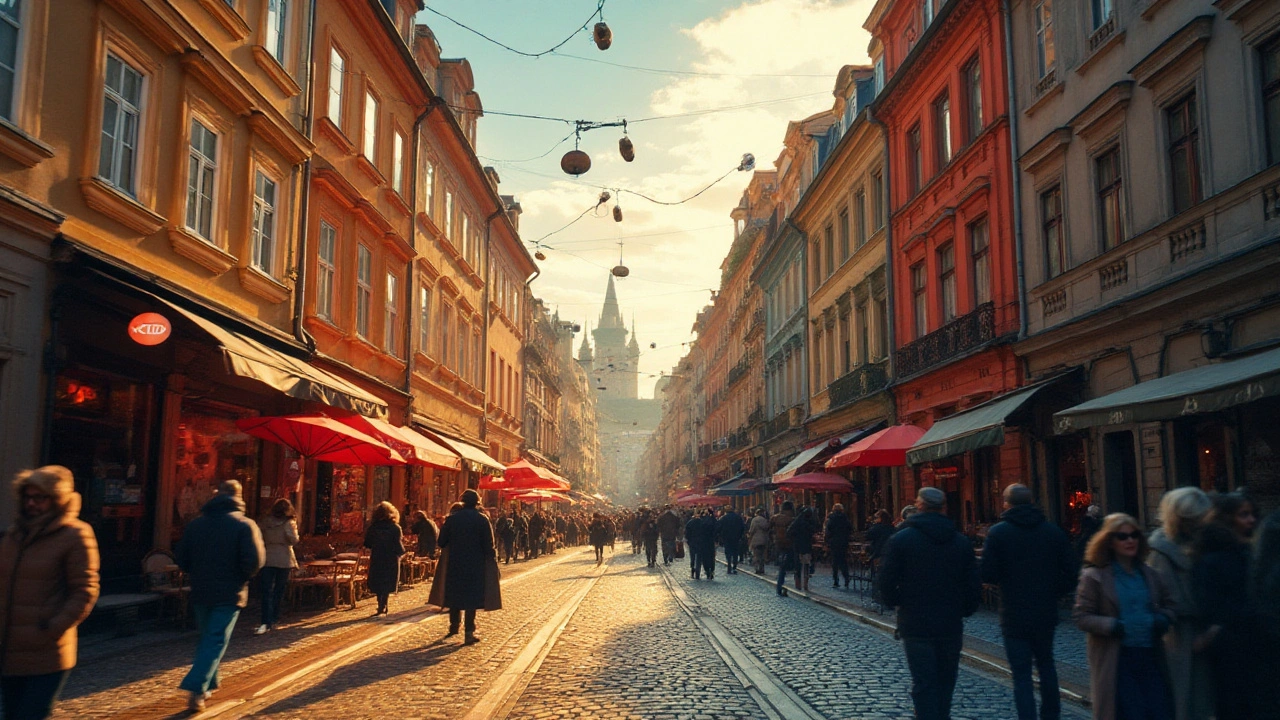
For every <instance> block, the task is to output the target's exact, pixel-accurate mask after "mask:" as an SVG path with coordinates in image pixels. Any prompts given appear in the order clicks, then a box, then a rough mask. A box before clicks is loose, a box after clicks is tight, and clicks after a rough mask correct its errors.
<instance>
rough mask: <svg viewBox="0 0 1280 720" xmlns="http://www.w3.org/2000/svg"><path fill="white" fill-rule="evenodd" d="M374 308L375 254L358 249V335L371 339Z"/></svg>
mask: <svg viewBox="0 0 1280 720" xmlns="http://www.w3.org/2000/svg"><path fill="white" fill-rule="evenodd" d="M372 308H373V253H372V252H371V251H370V250H369V248H367V247H365V246H364V245H358V246H357V247H356V334H357V335H359V336H360V337H362V338H364V339H366V340H368V339H369V313H370V312H372Z"/></svg>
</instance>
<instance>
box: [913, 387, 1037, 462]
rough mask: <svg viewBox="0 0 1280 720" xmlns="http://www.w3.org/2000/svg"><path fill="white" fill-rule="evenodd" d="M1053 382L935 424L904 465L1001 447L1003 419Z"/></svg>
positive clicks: (1011, 394) (1012, 393) (985, 404)
mask: <svg viewBox="0 0 1280 720" xmlns="http://www.w3.org/2000/svg"><path fill="white" fill-rule="evenodd" d="M1054 379H1055V380H1056V379H1057V378H1054ZM1052 382H1053V380H1047V381H1044V382H1040V383H1037V384H1035V385H1031V386H1029V387H1025V388H1022V389H1021V390H1016V391H1014V392H1011V393H1006V394H1004V395H1001V396H999V397H996V398H992V399H991V400H988V401H986V402H984V403H982V404H981V405H976V406H974V407H971V408H969V409H968V410H965V411H964V412H958V413H956V414H955V415H952V416H950V417H945V418H943V419H941V420H939V421H937V422H935V423H934V424H933V427H930V428H929V431H928V432H926V433H925V434H924V435H923V436H922V437H921V438H920V439H919V440H917V441H916V444H915V445H912V446H911V449H910V450H908V451H907V464H908V465H919V464H920V463H927V462H932V461H934V460H938V459H939V458H944V457H948V456H950V455H957V454H959V453H962V452H968V451H970V450H977V449H978V448H982V447H989V446H992V445H1000V444H1002V443H1003V442H1004V423H1005V420H1006V419H1007V418H1008V417H1009V416H1010V415H1012V414H1013V413H1015V412H1017V411H1018V409H1019V408H1021V407H1022V406H1023V405H1025V404H1026V402H1027V401H1028V400H1030V399H1031V398H1032V396H1034V395H1035V394H1036V393H1038V392H1040V391H1041V390H1043V389H1044V388H1046V387H1048V386H1049V385H1050V384H1051V383H1052Z"/></svg>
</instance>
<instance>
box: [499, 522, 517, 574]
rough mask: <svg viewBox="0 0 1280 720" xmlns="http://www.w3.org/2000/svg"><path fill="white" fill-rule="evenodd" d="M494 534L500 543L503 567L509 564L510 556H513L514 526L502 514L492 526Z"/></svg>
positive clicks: (513, 523) (514, 542) (514, 543)
mask: <svg viewBox="0 0 1280 720" xmlns="http://www.w3.org/2000/svg"><path fill="white" fill-rule="evenodd" d="M493 529H494V534H495V535H497V537H498V542H501V543H502V563H503V564H504V565H510V564H511V556H512V555H513V554H515V545H516V524H515V521H513V520H512V519H511V518H510V517H508V516H507V514H506V513H505V512H504V513H502V514H501V515H499V516H498V523H497V525H495V526H494V528H493Z"/></svg>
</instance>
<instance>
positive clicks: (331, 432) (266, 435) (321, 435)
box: [236, 414, 405, 465]
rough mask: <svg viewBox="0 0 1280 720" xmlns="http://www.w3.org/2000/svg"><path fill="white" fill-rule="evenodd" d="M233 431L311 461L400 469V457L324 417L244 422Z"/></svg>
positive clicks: (401, 462)
mask: <svg viewBox="0 0 1280 720" xmlns="http://www.w3.org/2000/svg"><path fill="white" fill-rule="evenodd" d="M236 427H238V428H240V429H241V430H243V431H244V432H246V433H248V434H250V435H252V436H254V437H257V438H262V439H263V440H270V441H271V442H275V443H280V444H281V445H285V446H287V447H291V448H293V449H294V450H296V451H297V452H298V454H299V455H301V456H303V457H305V458H311V459H313V460H322V461H325V462H332V463H340V464H344V465H403V464H404V462H405V460H404V456H402V455H401V454H400V453H398V452H396V451H395V450H392V449H391V448H389V447H387V445H386V444H385V443H382V442H379V441H378V440H376V439H374V438H372V437H370V436H368V435H366V434H364V433H362V432H360V431H359V430H356V429H355V428H353V427H351V426H350V425H344V424H342V423H340V422H338V421H337V420H334V419H333V418H331V417H328V416H326V415H319V414H303V415H281V416H277V417H255V418H244V419H242V420H237V421H236Z"/></svg>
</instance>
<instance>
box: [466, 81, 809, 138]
mask: <svg viewBox="0 0 1280 720" xmlns="http://www.w3.org/2000/svg"><path fill="white" fill-rule="evenodd" d="M830 94H831V93H830V92H829V91H825V90H824V91H822V92H813V93H807V94H804V95H792V96H790V97H784V98H773V99H770V100H757V101H755V102H749V103H742V104H740V105H726V106H724V107H717V108H704V109H702V110H689V111H687V112H681V113H672V114H670V115H651V116H649V117H644V118H640V119H639V120H626V119H623V120H616V121H596V120H575V119H572V118H563V117H554V116H551V115H537V114H533V113H518V112H508V111H504V110H484V111H483V114H484V115H495V116H498V117H509V118H520V119H523V120H546V121H548V122H561V123H565V124H567V125H574V126H575V127H576V126H577V125H579V124H582V125H594V126H599V127H615V126H617V125H619V124H621V123H623V122H626V123H628V124H632V125H634V124H635V123H641V122H654V121H656V120H675V119H679V118H685V117H693V116H696V115H711V114H714V113H722V112H737V111H739V110H751V109H753V108H758V107H765V106H768V105H781V104H782V103H789V102H795V101H797V100H808V99H810V98H815V97H821V96H824V95H830ZM449 108H450V109H451V110H453V111H455V112H459V113H475V114H480V113H481V111H480V110H472V109H470V108H465V107H461V106H457V105H450V106H449ZM584 129H587V130H589V129H592V128H590V127H586V128H584Z"/></svg>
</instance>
